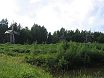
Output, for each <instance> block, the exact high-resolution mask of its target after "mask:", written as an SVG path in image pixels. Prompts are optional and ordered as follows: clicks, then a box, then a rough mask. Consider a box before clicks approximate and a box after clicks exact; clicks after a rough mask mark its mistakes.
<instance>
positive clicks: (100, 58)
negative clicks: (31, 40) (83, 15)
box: [0, 41, 104, 78]
mask: <svg viewBox="0 0 104 78" xmlns="http://www.w3.org/2000/svg"><path fill="white" fill-rule="evenodd" d="M0 54H1V55H3V56H2V57H5V58H2V59H3V61H1V62H3V63H1V67H3V66H5V65H7V66H6V67H10V71H15V70H17V71H18V72H19V73H23V74H24V72H25V73H27V74H26V76H31V75H32V76H34V77H35V76H37V77H36V78H51V76H50V75H49V74H48V73H45V74H43V71H42V70H40V69H38V68H42V69H44V70H45V71H48V72H51V73H52V74H53V75H54V76H56V75H57V76H56V78H57V77H60V78H72V77H73V78H101V77H104V76H101V75H102V74H99V73H98V72H100V73H103V72H104V71H101V68H103V65H104V44H99V43H76V42H66V41H63V42H61V43H57V44H32V45H28V44H27V45H20V44H16V45H15V44H0ZM4 55H5V56H4ZM18 57H19V58H18ZM6 58H7V59H6ZM8 58H10V59H11V60H12V61H11V62H10V61H9V59H8ZM4 59H5V60H7V62H5V61H4ZM14 59H18V61H17V60H16V61H13V60H14ZM21 59H22V60H21ZM23 59H24V60H23ZM8 61H9V62H8ZM21 61H22V62H21ZM16 62H17V63H16ZM24 62H26V63H24ZM27 63H28V64H27ZM2 64H3V65H2ZM29 64H31V65H33V66H34V65H35V66H37V67H38V68H37V67H33V66H31V65H29ZM1 67H0V68H1ZM6 67H4V68H6ZM98 67H101V68H99V70H98V71H95V70H94V71H91V72H95V73H91V74H90V73H88V72H90V71H88V70H87V69H92V68H93V69H94V68H95V69H96V68H98ZM34 68H35V69H34ZM83 68H86V72H85V73H83ZM18 69H19V70H18ZM1 70H4V69H1ZM1 70H0V71H1ZM30 70H31V71H30ZM77 70H79V71H77ZM27 71H30V72H32V73H33V74H32V73H29V72H27ZM39 71H40V72H39ZM80 71H81V72H80ZM18 72H11V74H15V75H16V74H17V73H18ZM68 72H70V73H68ZM72 72H74V73H72ZM4 73H5V71H4ZM9 73H10V72H9ZM37 73H39V74H38V75H37ZM86 73H87V74H86ZM95 74H96V75H95ZM103 74H104V73H103ZM2 75H3V72H2ZM7 75H8V76H9V75H10V74H7ZM17 75H18V77H19V75H20V76H21V77H20V78H22V75H21V74H17ZM38 76H39V77H38ZM61 76H62V77H61ZM18 77H17V78H18ZM34 77H33V78H34ZM25 78H26V77H25ZM29 78H31V77H29Z"/></svg>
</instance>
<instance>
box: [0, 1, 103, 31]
mask: <svg viewBox="0 0 104 78" xmlns="http://www.w3.org/2000/svg"><path fill="white" fill-rule="evenodd" d="M103 9H104V0H28V1H27V0H0V10H1V11H0V19H2V18H8V19H9V20H10V22H12V20H14V21H17V22H19V23H21V24H22V26H29V27H31V26H32V25H33V24H34V23H38V24H40V25H45V27H46V28H47V29H48V30H49V31H52V32H53V31H55V30H58V29H60V28H61V27H65V28H66V29H76V28H78V29H80V30H82V29H84V30H85V29H88V30H89V29H90V28H96V27H95V26H96V25H104V23H103V21H104V19H103V17H104V14H103V13H104V11H103ZM101 27H102V26H101ZM101 27H100V28H101Z"/></svg>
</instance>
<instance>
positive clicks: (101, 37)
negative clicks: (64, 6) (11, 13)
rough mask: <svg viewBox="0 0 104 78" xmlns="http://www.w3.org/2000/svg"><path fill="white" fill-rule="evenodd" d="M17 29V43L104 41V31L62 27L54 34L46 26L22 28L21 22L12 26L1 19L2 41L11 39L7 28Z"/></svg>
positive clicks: (0, 34) (0, 37)
mask: <svg viewBox="0 0 104 78" xmlns="http://www.w3.org/2000/svg"><path fill="white" fill-rule="evenodd" d="M12 27H13V30H14V31H16V32H17V33H18V34H15V35H14V37H15V43H17V44H25V43H27V44H32V43H34V42H35V43H39V44H41V43H47V44H50V43H57V42H60V41H61V40H67V41H74V42H81V43H84V42H98V43H104V33H102V32H91V31H86V30H82V31H79V30H78V29H76V30H75V31H74V30H66V29H65V28H63V27H62V28H61V29H60V30H57V31H55V32H54V33H53V34H51V32H48V31H47V29H46V28H45V27H44V26H40V25H38V24H33V26H32V27H31V29H29V28H28V27H25V28H22V27H21V25H20V24H18V23H16V22H14V23H12V24H11V25H10V26H8V20H7V19H2V20H1V21H0V43H7V42H9V41H10V36H9V34H6V33H5V32H6V31H7V30H11V29H12Z"/></svg>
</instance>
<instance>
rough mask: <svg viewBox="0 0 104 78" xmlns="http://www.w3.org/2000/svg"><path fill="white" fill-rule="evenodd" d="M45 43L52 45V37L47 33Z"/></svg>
mask: <svg viewBox="0 0 104 78" xmlns="http://www.w3.org/2000/svg"><path fill="white" fill-rule="evenodd" d="M47 43H48V44H50V43H53V36H52V35H51V32H49V34H48V37H47Z"/></svg>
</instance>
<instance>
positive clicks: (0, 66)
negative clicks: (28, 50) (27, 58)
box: [0, 54, 52, 78]
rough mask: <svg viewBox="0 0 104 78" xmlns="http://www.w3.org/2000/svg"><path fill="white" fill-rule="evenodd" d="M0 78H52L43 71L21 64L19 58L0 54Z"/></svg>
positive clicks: (21, 61)
mask: <svg viewBox="0 0 104 78" xmlns="http://www.w3.org/2000/svg"><path fill="white" fill-rule="evenodd" d="M0 78H52V76H51V75H49V74H48V73H46V72H45V71H44V70H42V69H40V68H37V67H36V66H31V65H29V64H26V63H24V62H23V60H22V58H21V57H11V56H7V55H4V54H0Z"/></svg>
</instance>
